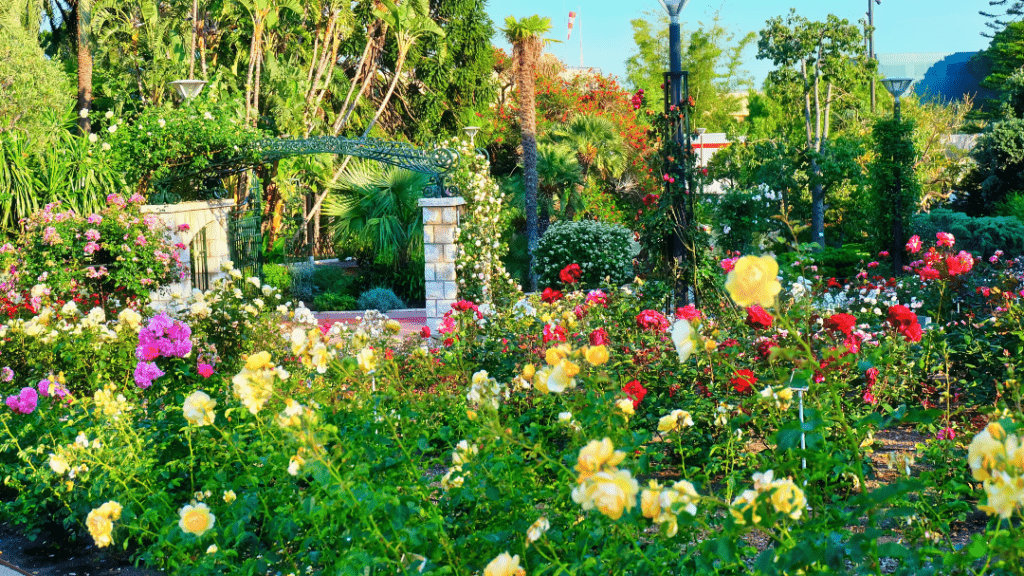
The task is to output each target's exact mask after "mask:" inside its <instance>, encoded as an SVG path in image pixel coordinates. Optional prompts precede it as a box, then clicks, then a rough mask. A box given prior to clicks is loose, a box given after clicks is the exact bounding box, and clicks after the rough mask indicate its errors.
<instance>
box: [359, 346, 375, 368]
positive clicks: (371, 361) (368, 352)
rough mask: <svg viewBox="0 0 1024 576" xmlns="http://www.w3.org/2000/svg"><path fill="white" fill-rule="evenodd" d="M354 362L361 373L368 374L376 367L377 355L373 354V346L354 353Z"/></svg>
mask: <svg viewBox="0 0 1024 576" xmlns="http://www.w3.org/2000/svg"><path fill="white" fill-rule="evenodd" d="M356 364H358V365H359V369H360V370H362V371H363V374H369V373H370V372H373V371H374V370H376V369H377V357H376V356H375V355H374V354H373V348H369V347H367V348H363V349H362V350H360V351H359V354H356Z"/></svg>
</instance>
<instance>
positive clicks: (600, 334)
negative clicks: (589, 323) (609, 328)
mask: <svg viewBox="0 0 1024 576" xmlns="http://www.w3.org/2000/svg"><path fill="white" fill-rule="evenodd" d="M608 342H609V340H608V332H606V331H605V329H604V328H595V329H594V331H593V332H591V333H590V345H591V346H607V345H608Z"/></svg>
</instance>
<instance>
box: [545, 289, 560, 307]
mask: <svg viewBox="0 0 1024 576" xmlns="http://www.w3.org/2000/svg"><path fill="white" fill-rule="evenodd" d="M540 299H541V301H543V302H547V303H548V304H554V303H555V302H558V301H559V300H561V299H562V293H561V291H559V290H555V289H553V288H550V287H548V288H545V289H544V291H543V292H541V293H540Z"/></svg>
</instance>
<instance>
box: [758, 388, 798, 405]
mask: <svg viewBox="0 0 1024 576" xmlns="http://www.w3.org/2000/svg"><path fill="white" fill-rule="evenodd" d="M761 399H762V400H763V401H764V402H774V403H775V407H776V408H778V409H779V410H789V405H790V404H791V403H792V402H793V389H792V388H790V387H789V386H786V387H784V388H779V389H777V390H776V389H774V388H772V387H771V386H768V387H766V388H765V389H764V390H761Z"/></svg>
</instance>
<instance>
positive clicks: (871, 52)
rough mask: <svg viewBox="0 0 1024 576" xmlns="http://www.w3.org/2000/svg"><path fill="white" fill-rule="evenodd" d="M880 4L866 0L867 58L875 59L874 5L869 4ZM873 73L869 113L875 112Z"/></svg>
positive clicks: (876, 0) (872, 0) (873, 75)
mask: <svg viewBox="0 0 1024 576" xmlns="http://www.w3.org/2000/svg"><path fill="white" fill-rule="evenodd" d="M872 2H874V3H875V4H879V5H881V4H882V0H868V37H867V41H868V58H870V59H871V60H872V61H874V60H875V7H874V6H873V5H872V4H871V3H872ZM875 74H876V72H872V73H871V113H872V114H874V113H875Z"/></svg>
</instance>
